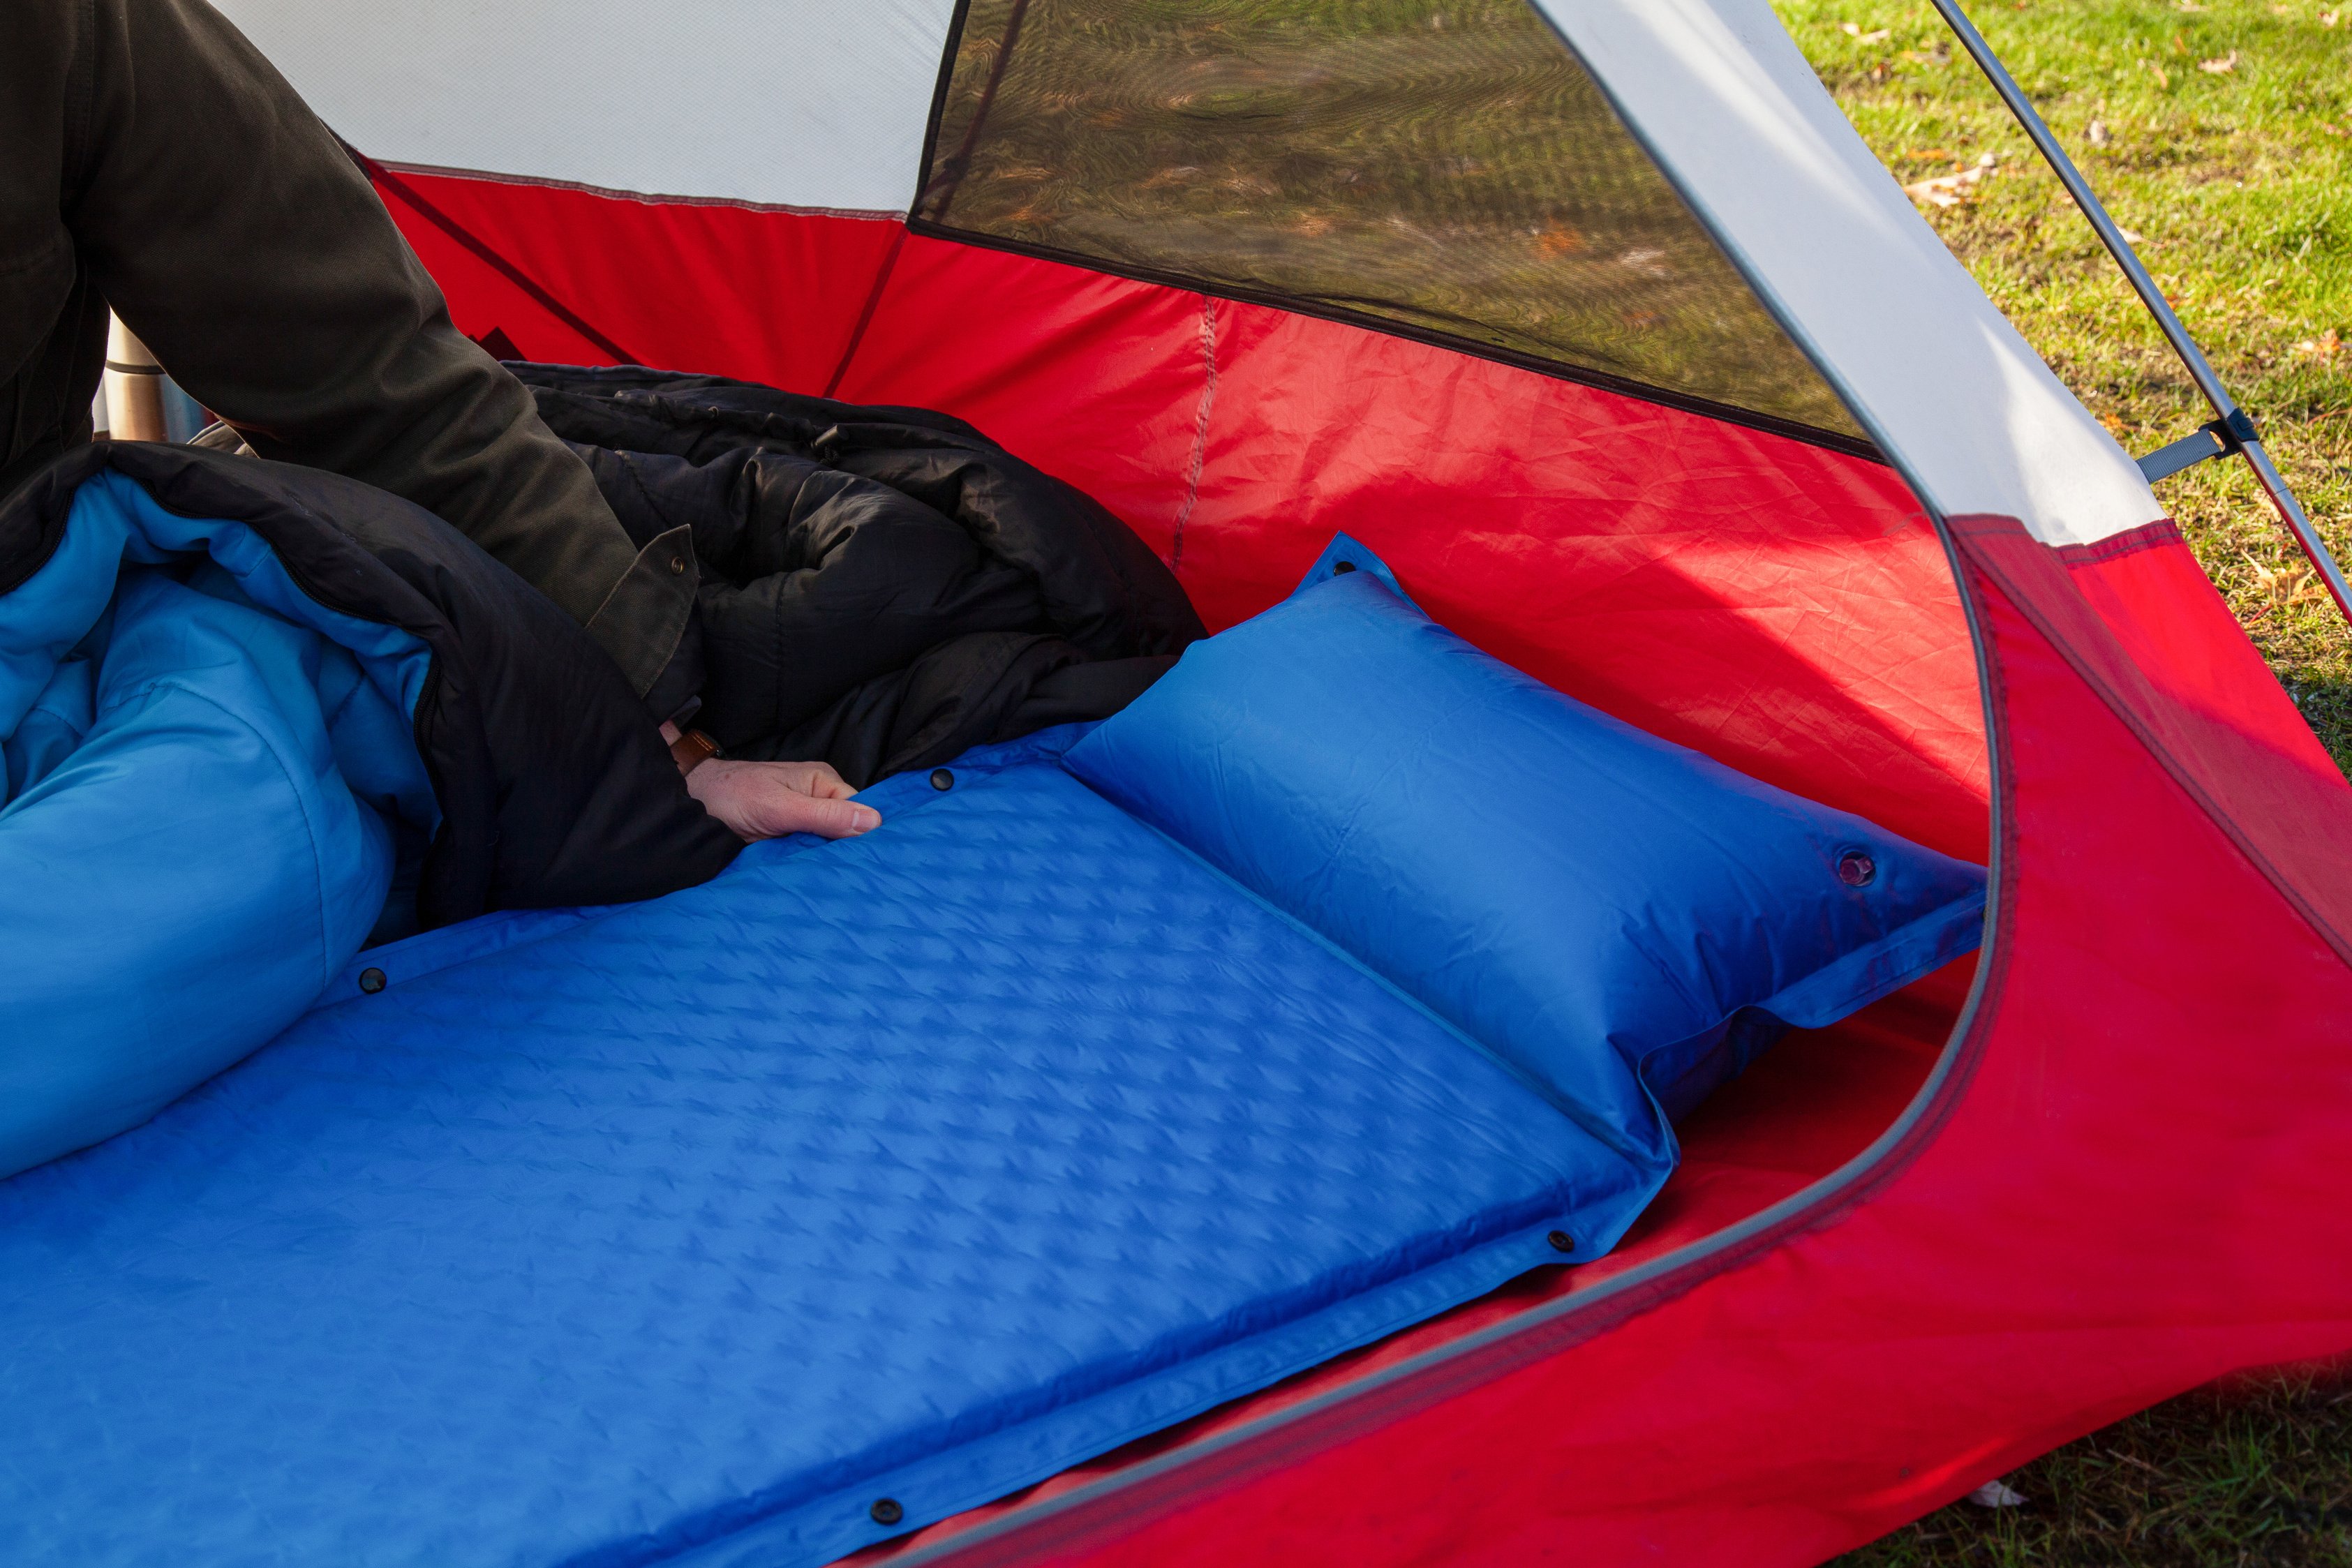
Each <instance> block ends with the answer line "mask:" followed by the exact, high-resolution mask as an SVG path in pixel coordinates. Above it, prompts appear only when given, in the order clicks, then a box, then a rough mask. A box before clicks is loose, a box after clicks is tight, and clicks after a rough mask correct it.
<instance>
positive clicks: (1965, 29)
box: [1933, 0, 2352, 622]
mask: <svg viewBox="0 0 2352 1568" xmlns="http://www.w3.org/2000/svg"><path fill="white" fill-rule="evenodd" d="M1933 4H1934V5H1935V7H1936V9H1937V11H1940V12H1941V13H1943V16H1944V20H1945V21H1946V22H1948V23H1949V24H1950V25H1951V28H1952V31H1953V32H1954V33H1956V34H1958V36H1959V40H1960V42H1961V44H1962V45H1963V46H1965V47H1967V49H1968V51H1969V56H1970V57H1972V58H1973V59H1974V60H1975V61H1976V62H1977V67H1978V68H1979V69H1980V70H1982V71H1983V72H1984V74H1985V77H1986V78H1987V79H1988V80H1990V82H1991V83H1992V85H1993V90H1994V91H1996V92H1998V93H2000V97H2001V101H2002V102H2003V103H2006V104H2007V105H2009V111H2010V112H2011V114H2013V115H2015V116H2016V117H2017V122H2018V123H2019V124H2020V125H2021V126H2023V127H2024V128H2025V133H2026V135H2028V136H2030V137H2032V139H2033V145H2034V146H2035V147H2037V148H2039V149H2040V150H2041V152H2042V157H2043V158H2044V159H2046V160H2048V161H2049V164H2050V167H2051V169H2052V170H2053V172H2055V173H2056V174H2057V176H2058V179H2059V183H2062V184H2063V185H2064V186H2065V187H2066V193H2067V194H2068V195H2069V196H2072V197H2073V198H2074V204H2075V205H2076V206H2078V207H2080V208H2082V209H2083V215H2084V217H2086V218H2088V219H2090V220H2091V227H2092V228H2093V229H2094V230H2095V231H2096V232H2097V234H2098V236H2099V243H2100V244H2101V245H2104V246H2106V247H2107V253H2108V254H2109V255H2110V256H2114V257H2115V258H2116V266H2118V267H2122V268H2123V269H2124V276H2125V277H2127V278H2129V279H2130V280H2131V286H2132V289H2133V291H2134V292H2136V293H2137V294H2138V296H2139V298H2140V303H2141V304H2143V305H2145V306H2147V312H2148V314H2149V315H2151V316H2153V317H2155V318H2156V324H2157V326H2158V327H2159V328H2161V329H2163V331H2164V335H2165V338H2166V339H2167V340H2168V341H2169V342H2170V343H2171V344H2172V351H2173V352H2174V353H2176V354H2178V355H2179V356H2180V362H2181V363H2182V364H2183V365H2186V366H2187V367H2188V369H2189V378H2190V379H2191V380H2193V381H2194V382H2196V383H2197V390H2198V391H2199V392H2202V393H2204V394H2205V401H2206V402H2209V403H2210V404H2211V405H2212V407H2213V413H2214V418H2213V420H2212V422H2211V423H2209V424H2206V425H2203V426H2201V427H2200V429H2199V430H2198V431H2197V432H2196V434H2192V435H2189V436H2187V437H2185V438H2183V439H2182V440H2179V441H2176V442H2174V443H2172V444H2170V445H2168V446H2165V447H2161V448H2159V449H2158V450H2157V451H2155V452H2151V453H2149V454H2148V455H2147V456H2146V457H2143V458H2141V459H2140V460H2139V466H2140V472H2141V473H2143V474H2145V475H2147V477H2148V479H2149V480H2150V481H2151V482H2153V481H2155V480H2158V479H2161V478H2164V477H2165V476H2168V475H2171V474H2178V473H2179V472H2180V470H2182V469H2183V468H2187V467H2189V465H2192V464H2196V463H2201V462H2203V461H2204V460H2205V459H2206V458H2208V457H2221V456H2225V455H2228V454H2230V453H2232V452H2235V453H2237V454H2239V455H2241V456H2242V457H2244V458H2245V460H2246V465H2247V466H2248V467H2250V468H2252V470H2253V471H2254V478H2255V480H2256V482H2257V483H2259V484H2260V485H2261V486H2262V487H2263V492H2264V493H2265V494H2266V495H2268V496H2269V497H2270V498H2271V505H2272V506H2273V507H2276V508H2277V509H2278V515H2279V517H2280V518H2281V519H2282V520H2283V521H2284V523H2285V524H2286V526H2287V528H2288V530H2289V531H2290V532H2292V533H2293V534H2294V538H2295V543H2297V544H2299V545H2301V546H2302V547H2303V553H2304V554H2305V556H2306V557H2307V558H2309V559H2310V561H2311V565H2312V568H2313V570H2315V571H2317V572H2318V573H2319V579H2320V580H2321V581H2322V582H2325V583H2326V585H2327V591H2328V593H2329V595H2330V596H2332V597H2333V598H2334V599H2335V601H2336V610H2337V611H2338V612H2341V613H2342V614H2343V616H2344V618H2345V619H2346V620H2347V622H2352V584H2347V583H2346V581H2345V580H2344V572H2343V569H2342V568H2340V567H2338V566H2337V565H2336V558H2335V557H2334V556H2333V555H2330V554H2329V553H2328V550H2327V546H2326V542H2325V541H2323V540H2322V539H2321V538H2320V537H2319V533H2318V530H2316V529H2315V528H2313V527H2312V526H2311V519H2310V518H2309V517H2305V515H2304V510H2303V505H2302V503H2301V502H2299V501H2297V500H2296V499H2295V498H2294V491H2293V490H2291V489H2289V488H2288V487H2287V483H2286V479H2285V476H2283V475H2282V474H2280V473H2279V471H2278V466H2277V465H2275V464H2273V462H2272V461H2271V456H2270V454H2269V453H2268V452H2266V451H2264V450H2263V442H2262V435H2261V433H2260V432H2258V431H2257V430H2256V429H2255V428H2254V422H2253V420H2252V418H2250V417H2248V415H2247V413H2246V411H2245V410H2244V409H2242V408H2240V407H2239V406H2238V400H2237V399H2235V398H2233V397H2231V395H2230V392H2229V389H2228V388H2226V387H2224V386H2222V384H2221V377H2219V376H2217V375H2215V374H2214V373H2213V367H2212V366H2211V365H2210V364H2208V363H2207V362H2206V360H2205V355H2204V353H2203V352H2202V351H2201V350H2199V348H2198V347H2197V342H2196V340H2195V339H2193V338H2191V337H2189V329H2188V328H2187V327H2185V326H2183V325H2181V322H2180V318H2179V316H2178V315H2176V314H2175V313H2174V312H2173V308H2172V304H2171V301H2169V300H2168V299H2166V298H2165V297H2164V290H2162V289H2161V288H2158V287H2157V286H2156V279H2154V278H2152V277H2149V276H2148V275H2147V267H2143V266H2141V265H2140V259H2139V256H2138V254H2137V252H2135V251H2134V250H2133V249H2132V247H2131V242H2130V241H2129V240H2127V239H2126V238H2124V234H2123V230H2121V229H2119V228H2117V227H2116V221H2115V219H2113V218H2111V217H2109V216H2108V215H2107V209H2106V208H2105V207H2104V206H2101V205H2100V204H2099V198H2098V197H2097V196H2096V195H2095V194H2094V193H2092V190H2091V186H2090V182H2088V181H2086V180H2084V178H2083V172H2082V171H2081V170H2079V169H2077V168H2075V167H2074V160H2073V159H2071V158H2069V157H2067V156H2066V150H2065V149H2064V148H2063V147H2061V146H2059V145H2058V138H2057V137H2056V136H2054V135H2053V134H2052V133H2051V131H2050V127H2049V126H2047V125H2045V124H2043V123H2042V116H2041V115H2040V114H2038V113H2036V112H2035V111H2034V108H2033V103H2032V99H2028V98H2027V97H2026V96H2025V89H2022V88H2021V87H2019V86H2018V85H2017V78H2014V77H2012V76H2011V75H2010V74H2009V68H2008V67H2006V66H2004V65H2002V64H2001V63H2000V56H1999V55H1996V54H1994V53H1993V52H1992V46H1991V45H1990V44H1988V43H1987V42H1985V37H1984V35H1983V34H1982V33H1979V32H1978V31H1977V29H1976V24H1975V23H1973V22H1971V21H1969V17H1968V13H1967V12H1965V11H1963V10H1961V9H1960V5H1959V0H1933Z"/></svg>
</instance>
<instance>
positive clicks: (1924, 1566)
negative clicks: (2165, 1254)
mask: <svg viewBox="0 0 2352 1568" xmlns="http://www.w3.org/2000/svg"><path fill="white" fill-rule="evenodd" d="M2009 1484H2010V1486H2011V1488H2013V1489H2014V1490H2017V1491H2019V1492H2021V1493H2023V1494H2024V1496H2025V1499H2026V1501H2025V1503H2024V1505H2023V1506H2021V1507H2016V1508H2001V1509H1992V1508H1984V1507H1980V1506H1979V1505H1977V1504H1974V1503H1969V1502H1960V1503H1955V1504H1954V1505H1952V1506H1951V1507H1950V1508H1948V1509H1944V1510H1942V1511H1938V1512H1937V1513H1933V1514H1930V1515H1929V1516H1928V1517H1927V1518H1926V1519H1924V1520H1921V1521H1919V1522H1918V1523H1917V1524H1915V1525H1911V1526H1909V1527H1907V1528H1906V1529H1903V1530H1899V1531H1895V1533H1894V1534H1892V1535H1890V1536H1887V1537H1886V1538H1885V1539H1884V1540H1882V1541H1879V1542H1874V1543H1873V1544H1872V1545H1869V1546H1866V1547H1864V1548H1863V1549H1862V1550H1861V1551H1859V1552H1849V1553H1847V1554H1846V1555H1845V1556H1843V1557H1841V1558H1839V1559H1838V1560H1837V1564H1836V1568H1947V1565H1957V1564H1961V1563H1969V1564H1978V1565H1991V1568H2025V1565H2027V1564H2033V1565H2035V1568H2043V1565H2047V1568H2075V1565H2077V1564H2080V1565H2083V1568H2090V1565H2092V1564H2097V1565H2099V1568H2107V1565H2109V1564H2116V1565H2126V1564H2127V1565H2129V1568H2239V1565H2242V1564H2261V1565H2263V1568H2347V1565H2352V1379H2347V1377H2345V1376H2343V1375H2341V1374H2340V1373H2339V1374H2336V1375H2313V1374H2309V1373H2305V1374H2302V1375H2286V1376H2273V1377H2268V1378H2263V1379H2260V1380H2254V1381H2250V1382H2243V1383H2240V1384H2237V1385H2230V1386H2225V1387H2220V1388H2211V1389H2200V1391H2198V1392H2197V1393H2195V1394H2191V1395H2188V1396H2183V1397H2181V1398H2179V1399H2176V1400H2173V1401H2172V1402H2171V1403H2169V1404H2166V1405H2159V1406H2157V1407H2156V1408H2155V1409H2153V1410H2147V1411H2143V1412H2141V1413H2140V1414H2139V1415H2137V1416H2132V1417H2131V1418H2130V1419H2129V1420H2126V1421H2120V1422H2117V1423H2116V1425H2115V1426H2113V1427H2108V1428H2107V1429H2106V1430H2105V1431H2103V1432H2098V1433H2095V1434H2093V1435H2092V1436H2090V1437H2085V1438H2084V1439H2083V1440H2082V1441H2081V1442H2079V1443H2070V1444H2068V1445H2067V1446H2066V1447H2064V1448H2060V1449H2059V1450H2057V1451H2056V1452H2055V1453H2053V1454H2049V1455H2046V1456H2044V1457H2043V1458H2040V1459H2037V1460H2035V1461H2034V1462H2033V1463H2032V1464H2030V1465H2028V1466H2026V1467H2025V1468H2024V1469H2021V1470H2018V1471H2016V1472H2015V1473H2014V1474H2012V1475H2011V1476H2010V1478H2009Z"/></svg>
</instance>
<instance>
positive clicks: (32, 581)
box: [0, 471, 438, 1175]
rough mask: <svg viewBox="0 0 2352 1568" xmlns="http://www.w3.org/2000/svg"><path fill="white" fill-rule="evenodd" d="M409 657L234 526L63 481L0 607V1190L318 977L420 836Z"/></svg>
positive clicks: (350, 945) (112, 485) (117, 478)
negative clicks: (59, 513)
mask: <svg viewBox="0 0 2352 1568" xmlns="http://www.w3.org/2000/svg"><path fill="white" fill-rule="evenodd" d="M427 664H428V658H427V655H426V653H425V649H424V647H423V646H422V644H420V643H417V642H416V640H415V639H414V638H413V637H411V636H409V635H408V634H407V633H406V632H401V631H399V630H398V629H396V628H393V627H387V626H382V625H377V624H374V623H373V622H363V621H359V620H356V619H353V618H352V617H350V616H347V615H341V614H338V613H336V612H332V611H329V610H326V609H324V608H322V607H321V606H320V605H319V604H317V603H316V602H315V601H312V600H310V598H309V597H307V596H306V595H304V594H303V593H302V592H301V591H299V590H298V589H297V588H296V587H295V586H294V584H293V583H292V581H291V580H289V578H288V577H287V575H286V571H285V569H284V568H283V567H282V566H281V565H280V564H279V563H278V558H277V557H276V556H275V555H274V554H273V553H271V551H270V550H269V549H268V547H267V546H265V545H264V544H263V543H262V542H261V540H260V539H259V538H258V537H257V536H256V535H255V534H254V533H253V532H252V530H251V529H249V528H246V527H245V526H244V525H242V524H238V523H230V522H218V521H204V520H199V519H192V518H187V517H179V516H177V515H175V514H173V513H171V512H168V511H166V510H164V509H163V507H160V506H158V505H157V504H156V503H155V501H154V500H153V499H152V497H150V496H149V495H148V493H147V492H146V491H145V490H144V489H142V487H141V486H138V485H137V484H135V483H133V482H132V481H131V480H130V479H128V478H125V477H123V476H121V475H119V474H116V473H113V472H111V471H107V472H102V473H100V475H99V476H96V477H95V478H92V479H91V480H89V481H88V482H87V483H85V484H84V485H83V486H81V488H80V490H79V493H78V494H77V496H76V497H75V500H74V503H73V507H72V510H71V512H70V514H69V516H68V519H67V524H66V530H65V534H64V537H63V538H62V539H61V540H60V541H59V543H58V548H57V549H56V551H55V553H54V554H53V555H52V556H51V557H50V558H49V559H48V560H47V562H45V563H44V564H43V565H42V567H41V568H40V569H39V570H37V571H36V572H35V573H34V574H33V575H32V576H31V577H30V578H29V579H27V580H26V581H25V582H23V583H21V584H19V585H18V586H17V587H16V589H15V590H14V591H11V592H9V593H7V594H5V595H0V757H5V775H6V776H5V796H0V953H5V954H6V955H7V960H6V963H5V965H0V1019H6V1020H7V1024H6V1029H5V1035H0V1175H5V1174H6V1173H9V1172H13V1171H16V1170H20V1169H22V1168H24V1167H25V1166H30V1165H34V1164H37V1163H38V1162H40V1161H42V1160H45V1159H48V1158H51V1157H53V1156H55V1155H58V1154H62V1153H64V1152H65V1151H67V1150H68V1149H73V1148H78V1147H80V1146H82V1145H87V1144H89V1143H93V1142H95V1141H97V1140H98V1139H100V1138H103V1137H106V1136H108V1135H110V1134H113V1133H116V1132H119V1131H121V1129H123V1128H125V1127H129V1126H133V1125H136V1124H138V1123H139V1122H142V1121H143V1120H145V1119H146V1117H148V1116H149V1115H151V1114H152V1113H154V1111H156V1110H157V1109H158V1108H160V1107H161V1106H163V1104H164V1103H167V1102H169V1101H170V1100H172V1099H173V1097H175V1096H177V1095H179V1094H181V1093H183V1092H185V1091H186V1090H188V1089H189V1088H191V1087H193V1086H194V1085H195V1084H196V1083H199V1082H202V1081H203V1080H205V1078H207V1077H210V1076H211V1075H212V1074H213V1073H215V1072H217V1071H220V1070H221V1069H222V1068H224V1067H226V1066H227V1065H228V1064H229V1063H231V1062H233V1061H236V1060H237V1059H238V1058H240V1057H242V1056H244V1055H245V1054H246V1053H247V1052H248V1051H252V1050H253V1049H254V1048H255V1047H257V1046H258V1045H261V1044H262V1043H264V1042H266V1041H267V1040H269V1039H270V1037H271V1036H273V1035H275V1034H276V1033H277V1032H278V1030H282V1029H283V1028H285V1027H286V1025H287V1024H289V1023H290V1022H292V1021H293V1019H295V1018H296V1017H297V1016H299V1014H300V1013H301V1012H302V1010H303V1009H305V1008H307V1007H309V1006H310V1004H311V1002H313V1001H314V1000H315V999H317V998H318V996H319V994H320V990H321V989H322V988H324V987H325V986H326V984H327V983H328V982H329V981H330V980H331V979H332V978H333V977H335V976H336V975H337V974H338V973H339V972H340V971H341V968H342V967H343V963H344V960H345V959H346V958H348V957H349V956H350V955H351V953H352V950H353V949H355V948H356V947H358V946H359V945H360V943H361V942H362V940H363V939H364V938H365V937H366V936H367V935H368V933H369V931H370V930H371V929H372V928H373V926H374V925H375V923H376V921H377V920H378V918H379V916H380V915H381V914H382V912H383V906H384V904H385V897H386V893H387V890H388V888H389V886H390V884H391V881H392V877H393V873H394V862H395V859H396V858H397V857H396V848H397V845H396V842H395V839H396V837H397V839H398V840H400V841H406V842H409V843H421V842H422V841H423V840H424V839H425V838H426V837H429V835H430V834H431V832H432V831H433V829H434V827H435V826H436V822H437V820H438V811H437V808H436V805H435V801H434V797H433V791H432V788H431V785H430V783H429V782H428V780H427V779H425V771H424V768H423V765H422V763H421V762H420V761H419V759H418V757H417V753H416V748H415V741H414V739H413V738H412V737H411V735H410V733H409V716H410V715H411V714H412V713H413V712H414V710H415V704H416V698H417V695H418V693H419V691H420V690H421V689H422V686H423V683H424V680H425V670H426V666H427Z"/></svg>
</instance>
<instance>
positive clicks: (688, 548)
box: [588, 527, 702, 719]
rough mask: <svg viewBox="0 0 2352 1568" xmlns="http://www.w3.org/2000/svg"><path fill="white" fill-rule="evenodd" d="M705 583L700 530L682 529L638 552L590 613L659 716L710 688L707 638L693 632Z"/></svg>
mask: <svg viewBox="0 0 2352 1568" xmlns="http://www.w3.org/2000/svg"><path fill="white" fill-rule="evenodd" d="M701 581H702V573H701V570H700V568H699V567H698V564H697V563H696V561H695V559H694V531H693V529H691V528H683V527H681V528H672V529H670V530H669V531H668V532H667V533H666V534H659V535H656V537H655V538H654V540H653V542H652V543H650V544H648V545H646V548H645V549H641V550H639V551H638V552H637V559H635V560H634V561H632V562H631V563H630V564H629V570H627V571H625V572H624V573H623V574H622V575H621V580H620V581H618V582H616V583H614V585H613V591H612V592H610V593H608V594H606V595H605V596H604V603H603V604H601V605H599V606H597V609H596V613H595V614H593V615H592V616H590V617H589V618H588V634H589V635H590V636H592V637H593V638H595V639H596V641H597V643H599V644H600V645H602V646H603V648H604V652H606V653H610V654H611V655H612V656H613V662H614V664H618V665H620V666H621V673H622V674H625V675H626V676H627V677H628V679H629V685H631V686H632V687H634V688H635V691H636V694H637V695H639V696H641V697H644V698H646V702H647V704H648V706H652V707H654V708H655V709H656V715H655V716H656V717H657V718H665V719H666V718H668V717H670V716H672V715H673V714H676V713H678V712H682V711H684V710H685V709H686V707H687V706H688V705H690V704H691V703H692V702H693V701H694V700H695V697H696V695H697V694H698V693H699V692H700V690H701V689H702V668H701V665H702V640H701V639H700V638H699V637H697V636H694V635H691V633H692V632H693V630H694V601H695V591H696V590H697V589H698V587H699V586H700V584H701Z"/></svg>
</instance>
